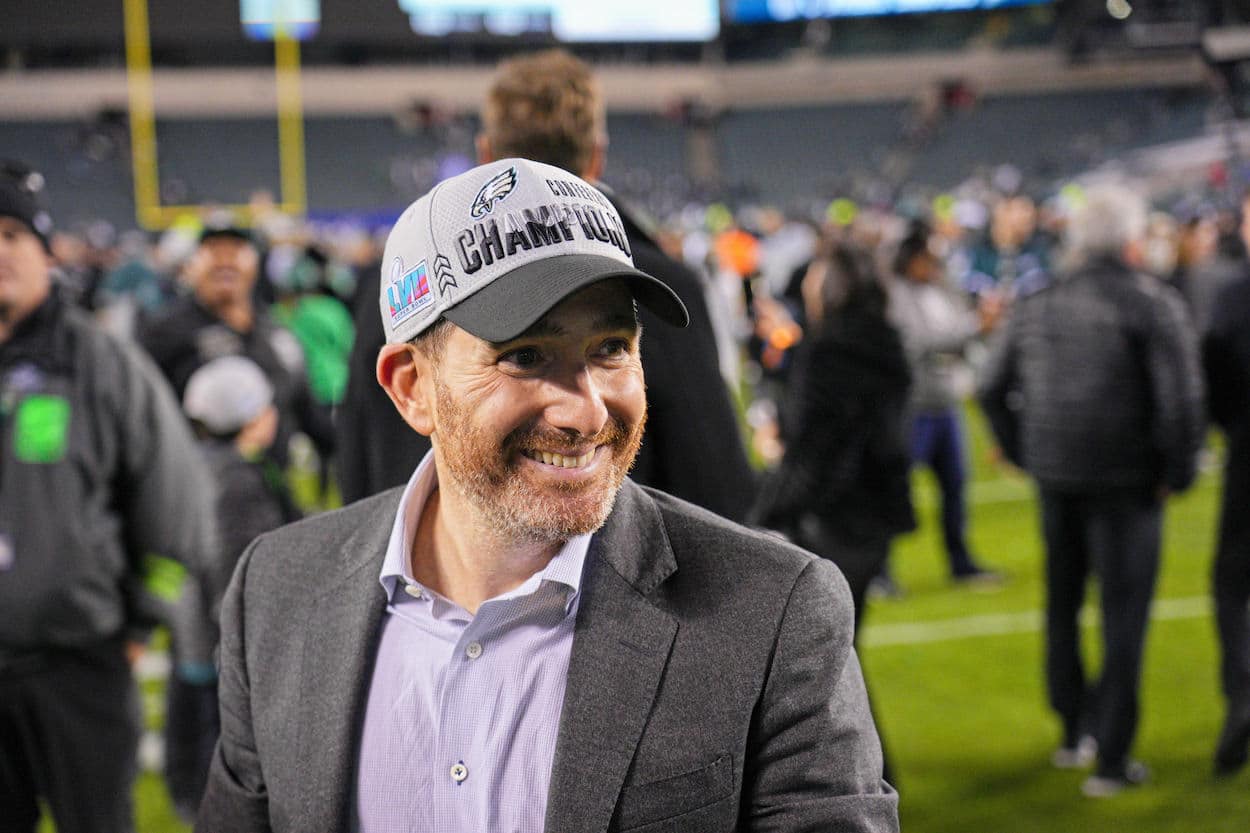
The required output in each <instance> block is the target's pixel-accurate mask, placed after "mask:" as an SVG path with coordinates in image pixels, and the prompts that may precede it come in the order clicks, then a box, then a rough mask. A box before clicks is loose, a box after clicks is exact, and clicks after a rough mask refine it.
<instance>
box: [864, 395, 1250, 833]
mask: <svg viewBox="0 0 1250 833" xmlns="http://www.w3.org/2000/svg"><path fill="white" fill-rule="evenodd" d="M969 427H970V428H971V429H972V430H971V434H972V446H973V448H972V453H971V455H970V456H971V457H972V459H973V462H974V478H973V483H972V484H971V487H970V489H969V516H970V529H971V539H972V548H973V551H974V553H976V554H977V555H978V556H979V557H980V558H981V559H982V560H983V561H984V562H985V563H987V564H988V565H990V566H992V567H994V568H996V569H998V570H1001V571H1003V572H1004V573H1006V574H1007V577H1008V581H1007V583H1006V584H1005V585H1004V586H1003V587H1002V588H1000V589H995V590H993V591H992V592H986V591H980V590H977V589H973V588H967V587H953V586H952V585H951V584H950V582H949V581H948V579H947V577H946V566H945V565H946V562H945V557H944V555H943V553H942V549H941V544H940V532H939V529H938V518H937V506H936V494H935V492H936V489H935V487H934V486H933V483H932V481H931V480H930V479H929V478H928V477H927V475H921V476H919V477H918V478H917V481H916V488H915V496H916V499H917V509H918V513H919V516H920V521H921V527H920V529H919V530H918V531H917V532H915V533H913V534H911V535H908V536H907V537H905V538H902V539H900V540H899V542H898V545H897V546H896V548H895V551H894V556H893V561H892V563H893V566H894V573H895V576H896V578H897V579H898V580H899V583H900V584H901V585H903V587H904V590H905V595H904V596H903V597H902V598H899V599H889V600H874V601H873V602H871V603H870V608H869V610H868V613H867V625H866V630H865V632H864V634H863V646H862V651H863V662H864V665H865V669H866V671H865V673H866V675H867V677H868V681H869V685H870V687H871V689H872V693H873V697H874V701H875V706H876V708H877V711H878V719H879V721H880V725H881V729H882V733H883V736H884V738H885V742H886V745H887V748H888V750H889V753H890V756H891V762H892V764H893V766H894V768H895V774H896V780H897V781H898V782H899V789H900V796H901V802H900V814H901V817H902V826H903V830H905V831H908V832H909V833H970V832H971V831H976V832H977V833H1076V832H1077V831H1091V833H1121V832H1123V833H1152V832H1154V831H1158V833H1163V831H1202V832H1203V833H1234V831H1245V830H1250V771H1246V772H1242V773H1240V774H1239V776H1237V777H1235V778H1231V779H1227V780H1222V781H1217V780H1216V779H1214V778H1213V776H1212V775H1211V755H1212V751H1213V749H1214V745H1215V738H1216V735H1217V733H1218V731H1219V727H1220V722H1221V720H1222V717H1223V701H1222V699H1221V697H1220V696H1219V689H1218V670H1217V665H1218V658H1219V651H1218V647H1217V641H1216V637H1215V627H1214V621H1213V618H1212V614H1211V604H1210V592H1209V580H1210V579H1209V577H1210V568H1211V559H1212V550H1213V541H1214V530H1215V523H1216V518H1217V515H1218V498H1219V481H1220V477H1219V473H1218V471H1211V470H1208V471H1206V472H1205V473H1204V474H1203V475H1202V476H1201V478H1200V480H1199V481H1198V483H1197V484H1196V485H1195V487H1194V488H1193V489H1191V490H1190V491H1189V492H1188V493H1186V494H1185V495H1182V496H1180V497H1177V498H1174V499H1172V500H1171V501H1170V503H1169V507H1168V512H1167V517H1166V521H1165V527H1164V541H1165V543H1164V550H1163V558H1162V565H1161V569H1160V575H1159V582H1158V586H1157V590H1156V596H1155V604H1154V608H1153V612H1152V616H1151V622H1150V627H1149V631H1148V635H1147V641H1146V657H1145V664H1144V673H1143V680H1142V687H1141V723H1140V730H1139V734H1138V740H1137V744H1136V747H1135V755H1136V757H1138V758H1140V759H1141V760H1142V761H1144V762H1145V763H1147V764H1148V765H1149V766H1150V767H1151V769H1152V770H1153V778H1152V780H1151V783H1149V784H1148V785H1146V786H1144V787H1142V788H1140V789H1138V790H1133V791H1128V792H1125V793H1123V794H1121V795H1119V796H1116V797H1114V798H1111V799H1103V800H1091V799H1087V798H1084V797H1083V796H1082V795H1081V794H1080V792H1079V787H1080V782H1081V780H1082V779H1083V778H1084V777H1085V773H1084V772H1077V771H1059V770H1055V769H1053V768H1052V767H1051V766H1050V763H1049V758H1050V753H1051V752H1052V751H1053V749H1054V747H1055V745H1056V744H1057V742H1058V740H1059V728H1058V724H1057V722H1056V720H1055V719H1054V717H1053V716H1052V714H1051V712H1050V711H1049V709H1048V708H1047V705H1046V695H1045V687H1044V684H1043V679H1042V656H1043V654H1042V651H1043V633H1044V631H1043V629H1042V615H1041V611H1042V608H1043V602H1044V585H1043V581H1042V570H1043V561H1042V549H1041V543H1040V540H1039V536H1038V525H1037V512H1036V504H1035V501H1034V497H1033V490H1032V487H1031V485H1030V483H1029V482H1028V481H1027V480H1026V479H1024V478H1023V477H1022V476H1020V475H1019V474H1018V473H1015V472H1011V471H1007V470H1003V469H1001V468H999V467H995V466H993V465H990V464H989V463H988V458H989V453H988V450H987V443H986V441H985V436H984V430H983V425H982V423H981V421H980V419H979V416H978V415H975V414H974V415H972V418H971V419H970V420H969ZM1210 468H1211V467H1210V466H1208V469H1210ZM1092 598H1093V594H1091V600H1092ZM1085 613H1086V615H1085V629H1084V634H1085V637H1086V645H1087V647H1088V648H1089V653H1088V654H1087V656H1091V657H1095V658H1096V657H1097V643H1098V639H1097V634H1098V616H1097V609H1096V606H1094V605H1090V606H1089V607H1088V608H1087V610H1086V612H1085Z"/></svg>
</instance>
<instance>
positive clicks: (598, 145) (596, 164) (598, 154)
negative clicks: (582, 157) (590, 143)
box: [579, 139, 608, 182]
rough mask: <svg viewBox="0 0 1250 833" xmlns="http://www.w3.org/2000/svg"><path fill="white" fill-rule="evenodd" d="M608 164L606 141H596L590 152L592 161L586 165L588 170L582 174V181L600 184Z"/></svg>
mask: <svg viewBox="0 0 1250 833" xmlns="http://www.w3.org/2000/svg"><path fill="white" fill-rule="evenodd" d="M607 162H608V143H607V140H606V139H598V140H596V141H595V146H594V148H593V149H592V150H591V151H590V161H589V162H588V163H587V165H586V170H584V171H581V172H580V174H579V175H580V176H581V178H582V179H584V180H587V181H588V182H598V181H599V180H601V179H603V169H604V168H605V167H606V166H607Z"/></svg>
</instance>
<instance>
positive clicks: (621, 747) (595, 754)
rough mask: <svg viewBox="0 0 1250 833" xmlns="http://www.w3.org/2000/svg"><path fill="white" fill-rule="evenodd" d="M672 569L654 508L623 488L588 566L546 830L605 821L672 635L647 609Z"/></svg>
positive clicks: (642, 495)
mask: <svg viewBox="0 0 1250 833" xmlns="http://www.w3.org/2000/svg"><path fill="white" fill-rule="evenodd" d="M676 569H677V561H676V558H675V557H674V555H673V550H672V547H671V546H670V544H669V541H668V536H667V534H666V533H665V530H664V525H663V519H662V518H661V516H660V512H659V509H658V508H657V507H656V505H655V502H654V501H653V500H652V499H651V498H650V497H649V496H648V495H647V494H646V492H644V491H643V490H642V489H641V488H640V487H639V486H637V485H635V484H634V483H633V482H632V481H629V480H626V481H625V483H624V485H623V486H622V487H621V491H620V492H619V493H618V494H617V497H616V505H615V507H614V508H613V510H612V513H611V514H610V515H609V516H608V521H607V523H605V524H604V526H603V529H601V530H600V531H599V532H598V533H596V534H595V537H594V539H593V540H592V541H591V545H590V552H589V554H588V555H587V559H586V575H585V576H584V577H583V579H582V601H581V606H580V608H579V610H578V616H577V626H576V629H575V631H574V636H573V653H572V656H571V657H570V658H569V672H568V682H567V686H566V689H565V696H564V708H563V712H562V713H561V716H560V732H559V735H558V736H557V740H556V750H555V758H554V760H553V762H552V768H551V783H550V787H549V789H548V793H547V796H548V798H547V818H546V825H545V827H546V829H547V830H548V831H559V832H560V833H591V831H599V830H605V829H607V827H608V824H609V823H610V821H611V819H612V813H613V811H614V809H615V808H616V803H617V798H618V796H619V795H620V793H621V789H622V787H623V786H624V784H625V777H626V775H627V774H628V772H629V766H630V763H631V762H632V761H633V759H634V753H635V751H636V750H637V748H638V743H639V740H640V739H641V737H642V732H643V729H644V728H645V727H646V722H647V715H648V714H650V712H651V708H652V704H653V702H654V701H655V696H656V692H657V691H658V689H659V685H660V680H661V679H662V677H663V674H664V668H665V666H666V665H667V663H668V657H669V653H670V651H671V650H672V646H673V640H674V639H675V637H676V635H677V621H676V619H674V618H673V617H672V616H671V615H670V614H669V613H667V612H666V611H664V610H663V609H661V607H660V606H659V605H658V604H657V603H656V601H655V595H656V593H655V591H656V589H657V588H658V587H659V586H660V584H661V583H662V582H663V581H664V580H665V579H666V578H668V577H669V576H670V575H672V574H673V573H674V572H675V571H676Z"/></svg>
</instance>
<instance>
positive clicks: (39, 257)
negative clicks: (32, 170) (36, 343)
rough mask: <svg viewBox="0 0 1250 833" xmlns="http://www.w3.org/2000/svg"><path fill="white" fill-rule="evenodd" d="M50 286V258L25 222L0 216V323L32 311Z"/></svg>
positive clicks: (10, 322)
mask: <svg viewBox="0 0 1250 833" xmlns="http://www.w3.org/2000/svg"><path fill="white" fill-rule="evenodd" d="M51 288H52V259H51V258H50V257H49V256H48V253H47V251H46V250H45V249H44V248H43V243H41V242H40V240H39V238H38V237H36V236H35V233H34V232H33V231H31V230H30V229H29V228H28V227H27V226H26V224H25V223H23V222H22V221H20V220H18V219H16V218H14V217H3V216H0V325H3V326H11V325H12V324H15V323H17V322H18V321H20V320H21V319H23V318H25V317H26V316H27V315H29V314H30V313H31V312H33V311H34V310H35V308H37V307H38V306H39V305H40V304H41V303H43V301H44V299H45V298H47V297H48V292H49V291H50V290H51Z"/></svg>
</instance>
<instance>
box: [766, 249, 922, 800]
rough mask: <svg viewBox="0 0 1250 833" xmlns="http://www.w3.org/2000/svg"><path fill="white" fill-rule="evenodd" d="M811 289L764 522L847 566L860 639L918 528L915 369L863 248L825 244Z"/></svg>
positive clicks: (812, 270) (811, 270) (811, 271)
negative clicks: (899, 544)
mask: <svg viewBox="0 0 1250 833" xmlns="http://www.w3.org/2000/svg"><path fill="white" fill-rule="evenodd" d="M802 293H803V302H804V308H805V313H806V315H805V319H806V321H807V328H806V330H805V332H804V335H803V340H802V341H800V342H799V345H798V347H797V348H796V355H795V357H794V364H793V369H792V370H791V373H790V377H789V382H788V396H787V399H788V405H787V407H786V408H785V409H783V411H782V414H783V431H782V439H783V441H784V444H785V454H784V456H783V457H782V460H781V464H780V465H779V466H778V467H777V468H776V470H775V471H774V472H773V474H772V476H771V477H770V478H769V479H768V481H767V482H766V483H765V484H764V487H763V488H762V489H761V490H760V495H761V497H760V501H759V503H758V505H757V508H756V512H755V522H756V523H758V524H759V525H761V526H764V527H767V528H770V529H776V530H778V531H780V532H782V533H784V534H785V535H786V536H787V537H788V538H790V540H792V541H794V542H795V543H797V544H798V545H799V546H801V547H803V548H804V549H806V550H809V551H811V552H814V553H816V554H817V555H820V556H822V557H824V558H828V559H829V560H831V561H832V562H833V563H835V564H837V565H838V568H839V569H841V570H842V574H843V575H844V576H845V577H846V580H847V584H849V585H850V588H851V599H852V600H853V602H854V604H855V632H856V635H857V637H858V634H859V632H860V626H861V624H862V622H863V616H864V608H865V604H866V602H867V591H868V585H869V583H870V582H871V581H872V579H873V577H874V576H876V575H878V574H879V573H880V571H881V568H882V566H883V565H884V564H885V561H886V558H887V557H888V555H889V552H890V541H891V540H892V539H893V538H894V536H896V535H898V534H900V533H903V532H907V531H909V530H911V529H914V528H915V525H916V521H915V516H914V514H913V512H912V503H911V483H910V480H909V477H908V471H909V469H910V461H909V459H908V450H907V440H906V433H907V425H906V411H907V394H908V390H909V388H910V387H911V371H910V369H909V367H908V364H907V356H906V354H905V353H904V352H903V343H902V341H901V339H900V338H899V335H898V331H897V330H895V329H894V327H893V325H892V324H890V322H889V321H888V320H887V319H886V298H887V296H886V293H885V287H884V286H882V284H881V281H880V280H879V279H878V278H877V276H876V271H875V269H874V268H873V266H872V262H871V259H870V258H869V256H868V255H867V254H866V253H863V252H860V251H858V250H856V249H854V248H852V247H850V246H847V245H845V244H834V245H832V246H828V245H826V251H825V252H824V253H823V254H822V256H820V257H818V258H817V259H816V260H815V261H814V262H813V263H812V265H811V266H809V267H808V273H807V277H806V278H804V280H803V288H802ZM885 778H886V780H891V777H890V770H889V766H888V761H887V766H886V768H885Z"/></svg>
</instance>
